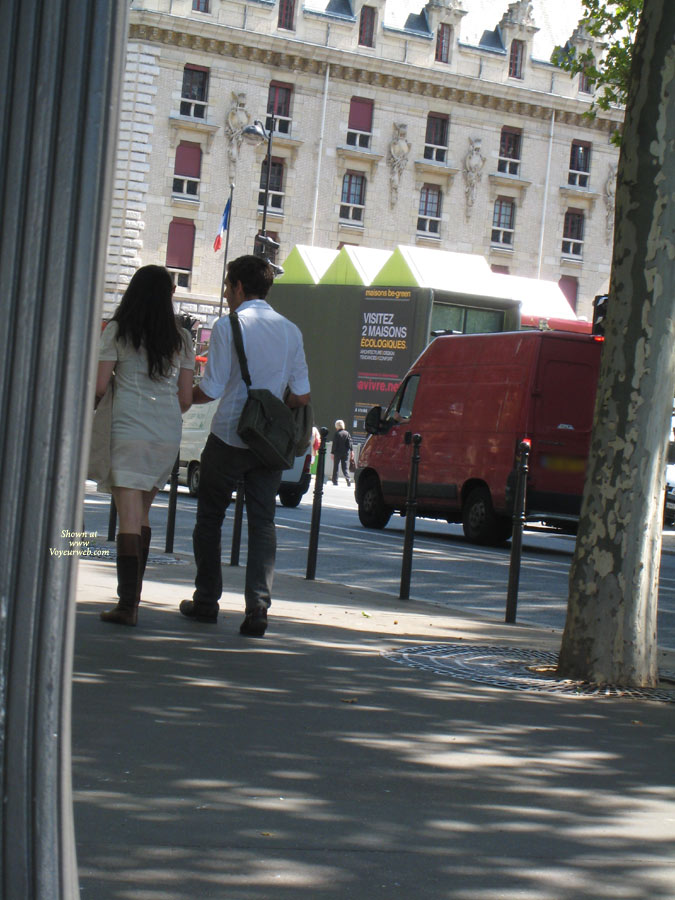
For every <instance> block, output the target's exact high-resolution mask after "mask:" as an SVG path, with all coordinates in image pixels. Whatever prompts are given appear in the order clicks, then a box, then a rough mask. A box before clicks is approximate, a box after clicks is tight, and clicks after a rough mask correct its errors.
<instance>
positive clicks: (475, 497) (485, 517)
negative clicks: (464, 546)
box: [462, 487, 510, 544]
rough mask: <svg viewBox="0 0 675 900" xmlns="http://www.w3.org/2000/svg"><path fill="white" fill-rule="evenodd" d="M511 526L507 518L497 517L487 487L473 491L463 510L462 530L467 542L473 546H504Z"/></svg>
mask: <svg viewBox="0 0 675 900" xmlns="http://www.w3.org/2000/svg"><path fill="white" fill-rule="evenodd" d="M509 524H510V523H509V520H508V519H507V518H506V517H505V516H496V515H495V511H494V508H493V506H492V498H491V497H490V491H489V490H488V489H487V488H486V487H477V488H474V489H473V490H472V491H471V493H470V494H469V496H468V497H467V498H466V503H465V504H464V508H463V509H462V528H463V530H464V535H465V537H466V539H467V540H469V541H471V543H472V544H503V543H504V541H505V540H507V538H508V537H509V535H510V527H509V528H508V531H507V525H509Z"/></svg>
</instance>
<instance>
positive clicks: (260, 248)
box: [242, 116, 284, 275]
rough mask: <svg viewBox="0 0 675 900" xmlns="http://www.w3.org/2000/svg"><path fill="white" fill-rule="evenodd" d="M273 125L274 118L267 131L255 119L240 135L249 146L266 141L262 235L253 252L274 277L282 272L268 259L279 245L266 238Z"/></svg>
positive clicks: (279, 267) (256, 240)
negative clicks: (265, 262)
mask: <svg viewBox="0 0 675 900" xmlns="http://www.w3.org/2000/svg"><path fill="white" fill-rule="evenodd" d="M275 125H276V118H275V116H272V125H271V128H270V129H269V131H268V130H267V129H266V128H265V126H264V125H263V123H262V122H261V121H260V120H259V119H256V120H255V122H254V123H253V125H247V126H246V128H244V130H243V132H242V133H243V135H244V138H245V139H246V141H247V142H248V143H250V144H254V145H255V146H259V145H260V144H261V143H262V142H263V141H267V157H266V167H267V174H266V178H265V198H264V200H263V217H262V228H261V229H260V230H261V232H262V233H261V234H259V235H257V236H256V239H255V242H254V244H253V252H254V253H255V254H256V256H262V258H263V259H265V260H266V261H267V262H268V263H269V264H270V265H271V266H272V268H273V269H274V274H275V275H283V271H284V270H283V269H282V268H281V266H277V265H276V264H275V263H273V262H271V261H270V259H269V253H270V251H271V250H277V249H278V247H279V244H278V243H277V242H276V241H275V240H274V238H271V237H268V236H267V207H268V203H269V196H270V178H271V176H272V136H273V134H274V128H275Z"/></svg>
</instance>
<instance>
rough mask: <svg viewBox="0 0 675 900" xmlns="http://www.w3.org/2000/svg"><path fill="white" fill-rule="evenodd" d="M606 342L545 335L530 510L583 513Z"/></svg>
mask: <svg viewBox="0 0 675 900" xmlns="http://www.w3.org/2000/svg"><path fill="white" fill-rule="evenodd" d="M601 346H602V345H601V344H600V343H598V342H596V341H594V340H593V339H592V338H588V339H586V338H580V339H565V338H562V337H558V336H554V335H545V336H544V337H543V338H542V341H541V349H540V354H539V364H538V367H537V372H536V376H535V382H534V391H533V404H532V410H531V413H532V419H531V429H530V430H531V435H532V452H531V455H530V471H529V478H528V494H527V514H528V515H532V514H533V513H536V512H538V511H541V512H545V513H560V514H565V515H574V516H576V515H578V514H579V511H580V508H581V495H582V493H583V487H584V476H585V472H586V460H587V458H588V450H589V446H590V436H591V428H592V425H593V409H594V405H595V393H596V387H597V380H598V369H599V364H600V349H601Z"/></svg>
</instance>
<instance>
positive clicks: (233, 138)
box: [225, 92, 251, 166]
mask: <svg viewBox="0 0 675 900" xmlns="http://www.w3.org/2000/svg"><path fill="white" fill-rule="evenodd" d="M250 121H251V114H250V113H249V112H248V110H247V109H246V94H243V93H242V94H236V93H234V92H232V105H231V106H230V110H229V112H228V114H227V116H226V118H225V136H226V138H227V144H228V147H227V155H228V157H229V160H230V162H231V163H232V165H234V166H236V164H237V159H238V157H239V148H240V147H241V142H242V140H243V131H244V128H246V126H247V125H248V123H249V122H250Z"/></svg>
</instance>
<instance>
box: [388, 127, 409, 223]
mask: <svg viewBox="0 0 675 900" xmlns="http://www.w3.org/2000/svg"><path fill="white" fill-rule="evenodd" d="M407 134H408V126H407V125H404V124H403V123H402V122H395V123H394V134H393V137H392V139H391V144H390V145H389V153H388V154H387V163H388V165H389V184H390V187H391V191H390V195H389V202H390V203H391V205H392V207H394V206H396V201H397V200H398V188H399V184H400V183H401V175H402V174H403V170H404V169H405V167H406V166H407V164H408V156H409V154H410V149H411V145H410V144H409V143H408V141H407Z"/></svg>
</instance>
